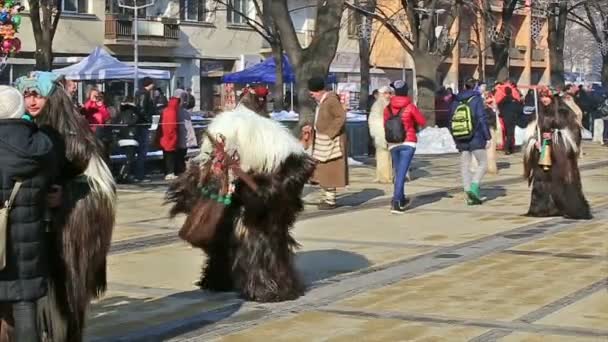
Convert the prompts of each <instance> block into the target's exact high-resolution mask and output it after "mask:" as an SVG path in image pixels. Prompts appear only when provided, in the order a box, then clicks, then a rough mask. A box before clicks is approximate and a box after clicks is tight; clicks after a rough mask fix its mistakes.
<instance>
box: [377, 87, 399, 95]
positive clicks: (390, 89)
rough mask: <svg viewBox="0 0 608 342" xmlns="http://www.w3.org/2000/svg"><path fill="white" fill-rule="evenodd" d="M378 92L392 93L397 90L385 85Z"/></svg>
mask: <svg viewBox="0 0 608 342" xmlns="http://www.w3.org/2000/svg"><path fill="white" fill-rule="evenodd" d="M378 92H379V93H380V94H387V93H388V94H392V93H394V92H395V90H394V89H393V88H391V87H389V86H384V87H381V88H380V89H378Z"/></svg>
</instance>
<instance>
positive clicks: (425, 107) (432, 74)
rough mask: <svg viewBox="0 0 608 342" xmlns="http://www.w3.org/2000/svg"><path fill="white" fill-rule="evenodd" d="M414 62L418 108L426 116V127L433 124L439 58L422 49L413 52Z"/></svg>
mask: <svg viewBox="0 0 608 342" xmlns="http://www.w3.org/2000/svg"><path fill="white" fill-rule="evenodd" d="M414 63H416V86H417V87H418V108H419V109H420V111H421V112H422V114H424V117H425V118H426V125H427V126H428V127H433V126H435V93H436V91H437V68H439V65H440V64H441V60H440V59H439V58H438V57H436V56H432V55H428V54H427V53H425V52H423V51H419V52H415V53H414Z"/></svg>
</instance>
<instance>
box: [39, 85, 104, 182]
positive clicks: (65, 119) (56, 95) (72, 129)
mask: <svg viewBox="0 0 608 342" xmlns="http://www.w3.org/2000/svg"><path fill="white" fill-rule="evenodd" d="M35 121H36V123H37V124H38V125H39V126H48V127H50V128H52V129H53V130H55V131H57V133H59V134H60V135H61V137H62V138H63V139H64V141H65V149H66V151H65V153H66V158H67V159H68V161H70V162H71V163H72V164H73V165H74V166H75V167H76V168H78V169H79V170H81V171H84V170H85V169H86V167H87V165H88V163H89V159H90V158H91V156H92V155H93V154H95V153H100V151H101V145H100V144H99V142H98V140H97V138H96V137H95V135H94V134H93V132H92V131H91V129H90V128H89V126H88V123H87V121H86V119H85V118H84V117H83V116H82V115H80V113H79V112H78V110H77V108H76V107H74V104H73V103H72V100H71V99H70V96H69V95H68V93H67V91H66V90H65V88H64V87H63V83H62V82H60V81H57V82H56V85H55V89H54V90H53V91H52V93H51V94H49V96H48V97H47V102H46V105H45V106H44V108H42V111H41V113H40V115H38V116H37V117H36V118H35Z"/></svg>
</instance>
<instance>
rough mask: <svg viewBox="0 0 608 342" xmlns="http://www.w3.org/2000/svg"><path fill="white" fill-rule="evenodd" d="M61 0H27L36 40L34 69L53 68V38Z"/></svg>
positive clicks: (45, 69) (59, 15) (57, 22)
mask: <svg viewBox="0 0 608 342" xmlns="http://www.w3.org/2000/svg"><path fill="white" fill-rule="evenodd" d="M62 2H63V0H29V5H30V19H31V21H32V29H33V31H34V40H35V41H36V52H35V54H34V56H35V58H36V66H35V68H36V70H41V71H50V70H52V69H53V38H55V32H57V25H58V24H59V18H60V17H61V9H62V7H63V6H62Z"/></svg>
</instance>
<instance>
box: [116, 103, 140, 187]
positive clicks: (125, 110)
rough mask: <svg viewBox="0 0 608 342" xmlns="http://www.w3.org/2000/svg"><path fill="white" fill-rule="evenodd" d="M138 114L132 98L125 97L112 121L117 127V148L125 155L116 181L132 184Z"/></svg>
mask: <svg viewBox="0 0 608 342" xmlns="http://www.w3.org/2000/svg"><path fill="white" fill-rule="evenodd" d="M138 121H140V120H139V113H138V111H137V106H136V105H135V101H133V97H132V96H126V97H125V98H123V100H122V101H121V103H120V110H119V112H118V115H117V117H116V119H115V121H114V124H116V125H118V127H119V129H118V147H119V148H120V151H121V154H124V155H125V162H124V163H123V164H122V165H121V167H120V169H119V171H118V176H117V181H118V182H120V183H132V182H133V181H134V177H133V170H134V169H135V156H136V155H137V147H138V145H139V143H138V142H137V122H138Z"/></svg>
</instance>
